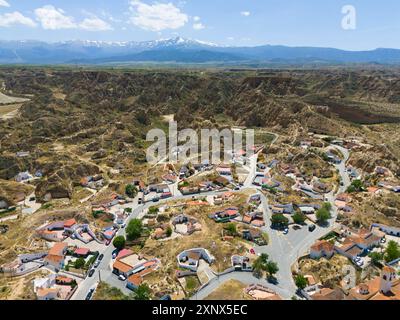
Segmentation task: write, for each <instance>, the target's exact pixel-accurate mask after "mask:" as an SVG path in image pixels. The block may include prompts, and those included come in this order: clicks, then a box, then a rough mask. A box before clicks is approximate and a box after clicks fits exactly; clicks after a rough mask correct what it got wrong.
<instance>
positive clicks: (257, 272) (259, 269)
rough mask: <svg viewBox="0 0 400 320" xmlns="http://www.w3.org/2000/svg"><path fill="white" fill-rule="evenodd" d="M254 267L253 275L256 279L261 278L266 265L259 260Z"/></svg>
mask: <svg viewBox="0 0 400 320" xmlns="http://www.w3.org/2000/svg"><path fill="white" fill-rule="evenodd" d="M252 267H253V275H254V276H255V277H256V278H261V277H262V274H263V271H264V264H263V262H262V261H261V259H260V258H257V259H256V260H254V262H253V266H252Z"/></svg>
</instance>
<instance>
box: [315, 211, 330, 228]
mask: <svg viewBox="0 0 400 320" xmlns="http://www.w3.org/2000/svg"><path fill="white" fill-rule="evenodd" d="M316 217H317V219H318V222H319V223H320V224H326V223H327V222H328V220H329V219H330V218H331V217H332V216H331V213H330V212H329V210H327V209H326V208H324V207H322V208H321V209H319V210H318V211H317V213H316Z"/></svg>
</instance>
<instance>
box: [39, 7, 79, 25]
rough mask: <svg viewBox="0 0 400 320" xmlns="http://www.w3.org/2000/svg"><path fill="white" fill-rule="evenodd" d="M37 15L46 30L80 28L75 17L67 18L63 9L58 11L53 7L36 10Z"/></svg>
mask: <svg viewBox="0 0 400 320" xmlns="http://www.w3.org/2000/svg"><path fill="white" fill-rule="evenodd" d="M35 15H36V19H37V20H38V21H39V22H40V23H41V25H42V28H43V29H45V30H58V29H74V28H77V27H78V25H77V24H76V23H75V21H74V18H73V17H69V16H66V15H65V12H64V11H63V10H62V9H57V8H55V7H53V6H51V5H47V6H44V7H42V8H38V9H36V10H35Z"/></svg>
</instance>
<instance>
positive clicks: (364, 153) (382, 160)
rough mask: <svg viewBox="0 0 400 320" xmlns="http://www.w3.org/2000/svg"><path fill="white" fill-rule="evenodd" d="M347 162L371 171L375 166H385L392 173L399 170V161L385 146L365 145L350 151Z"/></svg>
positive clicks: (396, 172)
mask: <svg viewBox="0 0 400 320" xmlns="http://www.w3.org/2000/svg"><path fill="white" fill-rule="evenodd" d="M349 164H350V165H352V166H354V167H356V168H360V169H362V170H363V171H364V172H367V173H372V172H373V171H374V170H375V168H376V167H377V166H381V167H386V168H388V169H389V170H391V171H392V172H393V173H394V174H398V173H399V172H400V161H399V159H398V158H396V157H395V156H394V155H393V153H392V152H391V151H390V150H389V149H388V148H387V147H386V146H382V145H381V146H373V147H365V148H362V149H360V150H357V151H354V152H352V153H351V157H350V159H349Z"/></svg>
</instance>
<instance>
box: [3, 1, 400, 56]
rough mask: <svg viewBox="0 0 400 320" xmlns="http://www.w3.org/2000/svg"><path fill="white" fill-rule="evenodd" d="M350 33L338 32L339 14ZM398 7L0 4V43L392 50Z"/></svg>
mask: <svg viewBox="0 0 400 320" xmlns="http://www.w3.org/2000/svg"><path fill="white" fill-rule="evenodd" d="M344 5H352V6H354V8H355V9H356V28H355V29H352V30H344V29H343V28H342V24H341V23H342V19H343V17H344V14H342V7H343V6H344ZM399 34H400V1H398V0H381V1H376V0H328V1H326V0H166V1H164V0H157V1H152V0H112V1H111V0H107V1H106V0H68V1H67V0H45V1H43V0H29V1H28V0H0V39H2V40H27V39H35V40H44V41H51V42H53V41H64V40H73V39H80V40H104V41H130V40H134V41H144V40H154V39H161V38H162V39H164V38H171V37H176V36H182V37H187V38H192V39H199V40H203V41H209V42H213V43H218V44H223V45H234V46H239V45H240V46H242V45H243V46H253V45H261V44H282V45H290V46H323V47H336V48H343V49H349V50H360V49H373V48H377V47H386V48H388V47H391V48H400V41H399Z"/></svg>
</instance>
